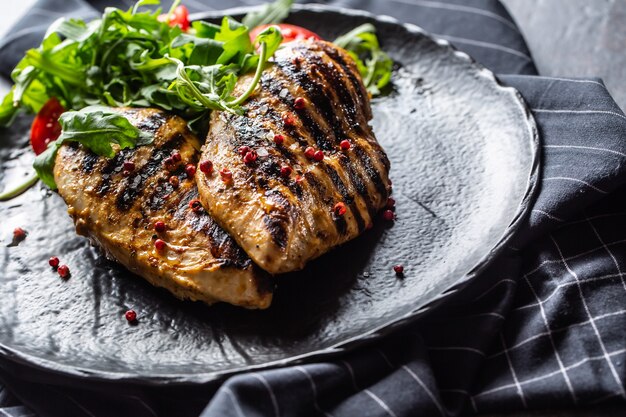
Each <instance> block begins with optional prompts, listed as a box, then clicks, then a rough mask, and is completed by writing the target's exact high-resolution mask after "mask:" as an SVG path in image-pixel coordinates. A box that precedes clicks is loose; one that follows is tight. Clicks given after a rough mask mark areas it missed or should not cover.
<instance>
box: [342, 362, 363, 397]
mask: <svg viewBox="0 0 626 417" xmlns="http://www.w3.org/2000/svg"><path fill="white" fill-rule="evenodd" d="M341 363H343V364H344V365H345V366H346V369H347V370H348V373H349V374H350V379H351V380H352V386H353V387H354V390H355V391H358V390H359V387H358V385H357V384H356V377H355V376H354V370H353V369H352V366H350V364H349V363H348V362H346V361H341Z"/></svg>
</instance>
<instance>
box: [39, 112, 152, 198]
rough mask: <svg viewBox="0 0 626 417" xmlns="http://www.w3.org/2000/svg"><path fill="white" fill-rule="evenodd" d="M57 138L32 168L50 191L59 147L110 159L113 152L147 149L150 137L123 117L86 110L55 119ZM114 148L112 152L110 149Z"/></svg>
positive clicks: (64, 114) (53, 185) (66, 113)
mask: <svg viewBox="0 0 626 417" xmlns="http://www.w3.org/2000/svg"><path fill="white" fill-rule="evenodd" d="M59 123H60V124H61V127H62V131H61V136H59V138H58V139H57V140H56V141H54V142H52V143H51V144H50V145H49V146H48V148H47V149H46V150H45V151H44V152H43V153H41V154H40V155H38V156H37V157H36V158H35V162H34V163H33V167H34V168H35V171H36V172H37V175H38V176H39V178H41V180H42V181H43V182H44V183H45V184H46V185H47V186H48V187H50V188H51V189H56V184H55V182H54V175H53V169H54V161H55V159H56V155H57V152H58V150H59V148H60V147H61V145H63V144H64V143H66V142H78V143H80V144H82V145H83V146H85V147H87V148H88V149H90V150H91V151H92V152H94V153H95V154H97V155H100V156H106V157H108V158H112V157H114V156H115V153H116V149H126V148H134V147H136V146H141V145H148V144H150V143H152V141H153V140H154V136H153V135H152V134H150V133H147V132H145V131H143V130H140V129H138V128H136V127H135V126H133V125H132V124H131V123H130V122H129V121H128V119H126V118H125V117H124V116H122V115H120V114H117V113H114V112H113V111H111V109H109V108H106V107H103V106H91V107H86V108H84V109H82V110H80V111H68V112H65V113H63V114H62V115H61V117H60V118H59ZM113 145H117V146H115V149H114V147H113Z"/></svg>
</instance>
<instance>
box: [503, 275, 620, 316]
mask: <svg viewBox="0 0 626 417" xmlns="http://www.w3.org/2000/svg"><path fill="white" fill-rule="evenodd" d="M619 277H620V275H619V274H608V275H601V276H599V277H593V278H585V279H581V280H580V283H581V284H586V283H588V282H596V281H603V280H605V279H611V278H619ZM572 285H577V282H576V281H571V282H565V283H563V284H559V285H557V286H556V287H555V288H554V291H552V292H551V293H550V295H548V296H547V297H546V298H544V299H543V300H540V301H539V303H541V304H545V303H546V302H547V301H548V300H550V299H551V298H552V297H554V296H555V295H556V294H557V293H558V292H559V291H560V290H561V289H562V288H565V287H570V286H572ZM539 303H532V304H526V305H523V306H520V307H515V308H514V309H513V311H519V310H525V309H527V308H532V307H537V306H538V305H539Z"/></svg>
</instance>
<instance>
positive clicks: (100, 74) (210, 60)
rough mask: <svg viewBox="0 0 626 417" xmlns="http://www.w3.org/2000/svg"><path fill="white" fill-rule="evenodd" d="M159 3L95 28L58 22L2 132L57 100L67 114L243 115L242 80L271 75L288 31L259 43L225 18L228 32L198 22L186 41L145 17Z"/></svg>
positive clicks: (27, 60) (20, 69) (3, 114)
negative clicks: (116, 110)
mask: <svg viewBox="0 0 626 417" xmlns="http://www.w3.org/2000/svg"><path fill="white" fill-rule="evenodd" d="M158 3H159V2H158V1H156V0H142V1H139V2H138V3H137V4H136V5H135V6H134V7H133V8H131V9H129V10H127V11H124V10H120V9H116V8H107V9H105V11H104V14H103V16H102V18H101V19H95V20H92V21H90V22H85V21H83V20H80V19H69V20H67V19H64V18H61V19H59V20H57V21H56V22H54V23H53V24H52V25H51V26H50V28H49V29H48V32H47V33H46V36H45V37H44V40H43V42H42V43H41V45H40V46H39V47H38V48H35V49H31V50H29V51H28V52H26V55H25V57H24V58H23V59H22V60H21V61H20V62H19V64H18V65H17V66H16V68H15V69H14V70H13V72H12V74H11V77H12V79H13V81H14V83H15V86H14V87H13V89H12V90H11V92H10V93H9V95H8V96H7V97H5V99H4V100H3V102H2V103H1V104H0V125H4V126H6V125H8V124H10V123H11V121H12V120H13V117H14V116H15V114H16V113H17V112H18V111H19V110H26V111H28V112H31V113H36V112H38V111H39V109H41V107H42V106H43V105H44V104H45V102H46V101H47V100H48V99H49V98H50V97H56V98H57V99H59V101H60V102H61V103H62V104H63V106H64V107H65V108H66V109H75V110H78V109H82V108H83V107H86V106H88V105H94V104H103V105H107V106H115V107H123V106H126V107H149V106H154V107H159V108H162V109H165V110H169V111H174V112H175V113H178V114H180V115H182V116H183V117H185V118H187V119H198V118H199V117H202V116H205V115H206V113H207V109H219V110H225V111H230V112H241V103H242V102H243V100H242V99H241V97H234V96H233V91H234V88H235V84H236V82H237V79H238V77H239V76H240V75H242V74H245V73H247V72H251V71H252V70H255V69H256V71H257V72H259V71H261V70H262V69H263V68H264V65H265V64H266V62H267V60H268V59H269V58H270V57H271V56H272V54H273V53H274V51H275V50H276V48H277V47H278V45H280V42H281V40H282V36H281V34H280V31H278V30H276V29H275V28H268V29H267V30H265V31H263V32H262V33H260V34H259V35H258V36H257V38H256V39H255V41H254V42H252V41H251V40H250V35H249V30H248V27H247V26H245V25H242V24H241V23H239V22H236V21H235V20H233V19H231V18H229V17H224V19H223V20H222V23H221V25H214V24H211V23H207V22H194V23H193V25H192V27H193V28H192V29H191V30H190V31H189V32H188V33H183V32H182V30H181V29H180V28H179V27H178V26H174V27H170V26H168V24H167V22H162V21H159V19H158V17H159V15H160V13H161V10H160V9H158V10H156V11H140V9H141V6H145V5H154V4H158ZM283 3H284V1H283ZM177 4H178V2H175V4H174V5H173V7H175V6H176V5H177ZM255 46H258V47H259V50H260V53H257V52H256V50H255ZM257 81H258V80H257ZM255 86H256V84H254V85H251V86H250V90H251V91H253V90H254V87H255ZM251 91H250V92H251ZM250 92H248V95H249V94H250ZM244 99H245V97H244Z"/></svg>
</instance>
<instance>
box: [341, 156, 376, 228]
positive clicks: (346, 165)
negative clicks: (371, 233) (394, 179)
mask: <svg viewBox="0 0 626 417" xmlns="http://www.w3.org/2000/svg"><path fill="white" fill-rule="evenodd" d="M339 163H340V164H341V167H342V168H343V169H344V170H345V171H346V173H347V174H348V178H350V181H351V182H352V184H353V185H354V188H355V189H356V191H357V193H359V196H361V198H363V201H364V202H365V206H366V207H367V212H368V213H369V215H370V217H373V216H374V214H375V213H376V207H375V206H374V204H373V201H372V198H371V196H370V195H369V193H368V190H367V185H365V184H364V183H363V180H362V179H361V177H360V176H359V175H358V174H357V173H356V171H355V170H354V167H353V166H352V162H351V161H350V158H348V157H347V156H341V157H339ZM359 231H360V229H359Z"/></svg>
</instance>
